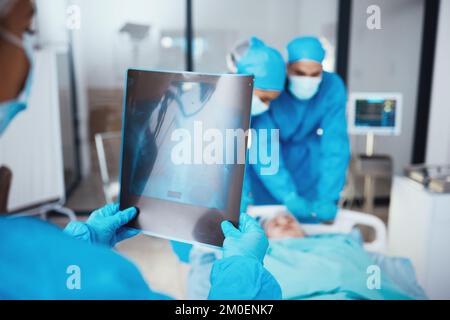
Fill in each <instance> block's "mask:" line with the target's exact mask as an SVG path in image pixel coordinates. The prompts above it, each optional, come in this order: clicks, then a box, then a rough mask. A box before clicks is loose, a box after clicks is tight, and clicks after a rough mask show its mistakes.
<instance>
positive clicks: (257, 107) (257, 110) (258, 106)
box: [251, 95, 269, 116]
mask: <svg viewBox="0 0 450 320" xmlns="http://www.w3.org/2000/svg"><path fill="white" fill-rule="evenodd" d="M267 110H269V105H267V104H265V103H264V102H262V101H261V99H260V98H259V97H258V96H255V95H254V96H253V99H252V111H251V114H252V116H257V115H260V114H261V113H264V112H266V111H267Z"/></svg>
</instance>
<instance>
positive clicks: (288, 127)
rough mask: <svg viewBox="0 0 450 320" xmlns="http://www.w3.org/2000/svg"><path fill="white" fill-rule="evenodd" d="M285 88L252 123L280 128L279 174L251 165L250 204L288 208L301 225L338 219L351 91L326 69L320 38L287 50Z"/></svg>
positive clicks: (301, 39) (291, 45)
mask: <svg viewBox="0 0 450 320" xmlns="http://www.w3.org/2000/svg"><path fill="white" fill-rule="evenodd" d="M287 52H288V64H287V73H288V77H287V81H286V88H285V90H284V91H283V93H282V94H281V95H280V97H278V98H277V99H276V100H274V101H272V102H271V103H270V107H269V108H268V111H267V112H266V113H264V114H261V115H259V116H257V117H253V118H252V127H254V128H255V129H264V128H265V129H279V130H280V131H279V133H280V139H279V141H280V145H279V150H280V159H279V165H278V172H277V173H276V174H272V175H267V174H266V175H263V174H261V170H260V169H261V164H259V163H257V164H255V165H252V166H250V169H249V170H247V172H246V180H247V183H248V184H249V187H248V188H247V189H248V190H250V192H249V194H248V196H249V197H250V200H249V201H248V202H249V203H251V204H255V205H265V204H284V205H286V207H287V208H288V210H289V211H290V212H292V213H293V214H294V215H295V216H296V217H297V219H298V220H300V221H301V222H311V223H318V222H322V221H330V220H333V219H334V218H335V216H336V213H337V204H338V200H339V197H340V193H341V191H342V189H343V187H344V184H345V178H346V171H347V167H348V163H349V159H350V146H349V138H348V135H347V124H346V89H345V85H344V83H343V81H342V79H341V78H340V77H339V76H338V75H337V74H335V73H329V72H326V71H324V70H323V65H322V62H323V60H324V58H325V50H324V49H323V47H322V45H321V43H320V41H319V40H318V39H317V38H315V37H299V38H296V39H294V40H292V41H291V42H290V43H289V44H288V46H287Z"/></svg>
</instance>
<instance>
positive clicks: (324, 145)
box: [316, 78, 350, 218]
mask: <svg viewBox="0 0 450 320" xmlns="http://www.w3.org/2000/svg"><path fill="white" fill-rule="evenodd" d="M336 79H337V81H334V82H333V87H332V88H330V90H329V101H330V102H329V105H330V110H329V112H327V113H326V114H325V116H324V118H323V119H322V122H321V127H322V129H323V136H322V138H321V144H320V175H319V181H318V183H317V199H316V200H317V201H323V202H334V203H336V202H337V201H338V200H339V197H340V193H341V191H342V189H343V187H344V184H345V180H346V176H347V167H348V163H349V160H350V143H349V137H348V133H347V119H346V101H347V94H346V90H345V86H344V83H343V82H342V80H341V79H340V78H336ZM324 218H330V217H324ZM332 218H334V217H332Z"/></svg>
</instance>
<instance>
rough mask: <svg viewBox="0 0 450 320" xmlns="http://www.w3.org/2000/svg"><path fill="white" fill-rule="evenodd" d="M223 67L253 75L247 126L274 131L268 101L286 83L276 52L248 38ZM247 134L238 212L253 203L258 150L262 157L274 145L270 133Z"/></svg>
mask: <svg viewBox="0 0 450 320" xmlns="http://www.w3.org/2000/svg"><path fill="white" fill-rule="evenodd" d="M227 64H228V68H229V69H230V71H231V72H233V73H239V74H250V75H253V76H254V85H253V87H254V90H253V98H252V105H251V121H250V122H251V123H250V127H251V128H252V129H257V128H258V124H260V123H264V129H266V128H269V127H271V128H274V127H275V125H274V123H273V121H272V119H271V118H270V115H269V112H268V111H269V109H270V106H271V102H272V101H274V100H275V99H276V98H278V97H279V96H280V94H281V92H282V91H283V88H284V84H285V81H286V65H285V62H284V60H283V56H282V55H281V54H280V53H279V52H278V51H277V50H276V49H274V48H271V47H269V46H267V45H266V44H265V43H264V42H263V41H262V40H261V39H258V38H257V37H251V38H250V39H249V40H246V41H244V42H242V43H240V44H238V45H236V46H235V47H234V48H233V50H231V52H230V53H229V55H228V56H227ZM251 133H252V134H251V138H250V139H249V140H251V141H250V145H251V148H250V150H249V152H248V153H247V159H246V168H245V179H244V185H243V191H242V202H241V211H245V210H246V209H247V207H248V206H249V205H252V204H254V203H253V198H252V190H251V184H250V182H251V181H250V179H249V178H250V177H252V172H250V171H254V172H255V173H256V172H261V167H263V166H262V165H260V163H261V159H260V157H259V156H258V153H259V151H260V150H262V152H263V153H264V154H267V151H268V149H269V148H270V147H269V146H270V145H272V143H275V144H277V145H278V141H271V136H270V132H269V133H268V134H265V133H266V132H262V133H261V132H259V131H258V130H252V132H251ZM262 135H265V136H264V137H263V136H262Z"/></svg>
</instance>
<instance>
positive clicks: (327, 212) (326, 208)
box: [313, 201, 338, 221]
mask: <svg viewBox="0 0 450 320" xmlns="http://www.w3.org/2000/svg"><path fill="white" fill-rule="evenodd" d="M337 211H338V207H337V205H336V203H335V202H332V201H315V202H314V203H313V212H314V213H315V214H316V215H317V218H318V219H320V220H321V221H333V220H334V218H336V214H337Z"/></svg>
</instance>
